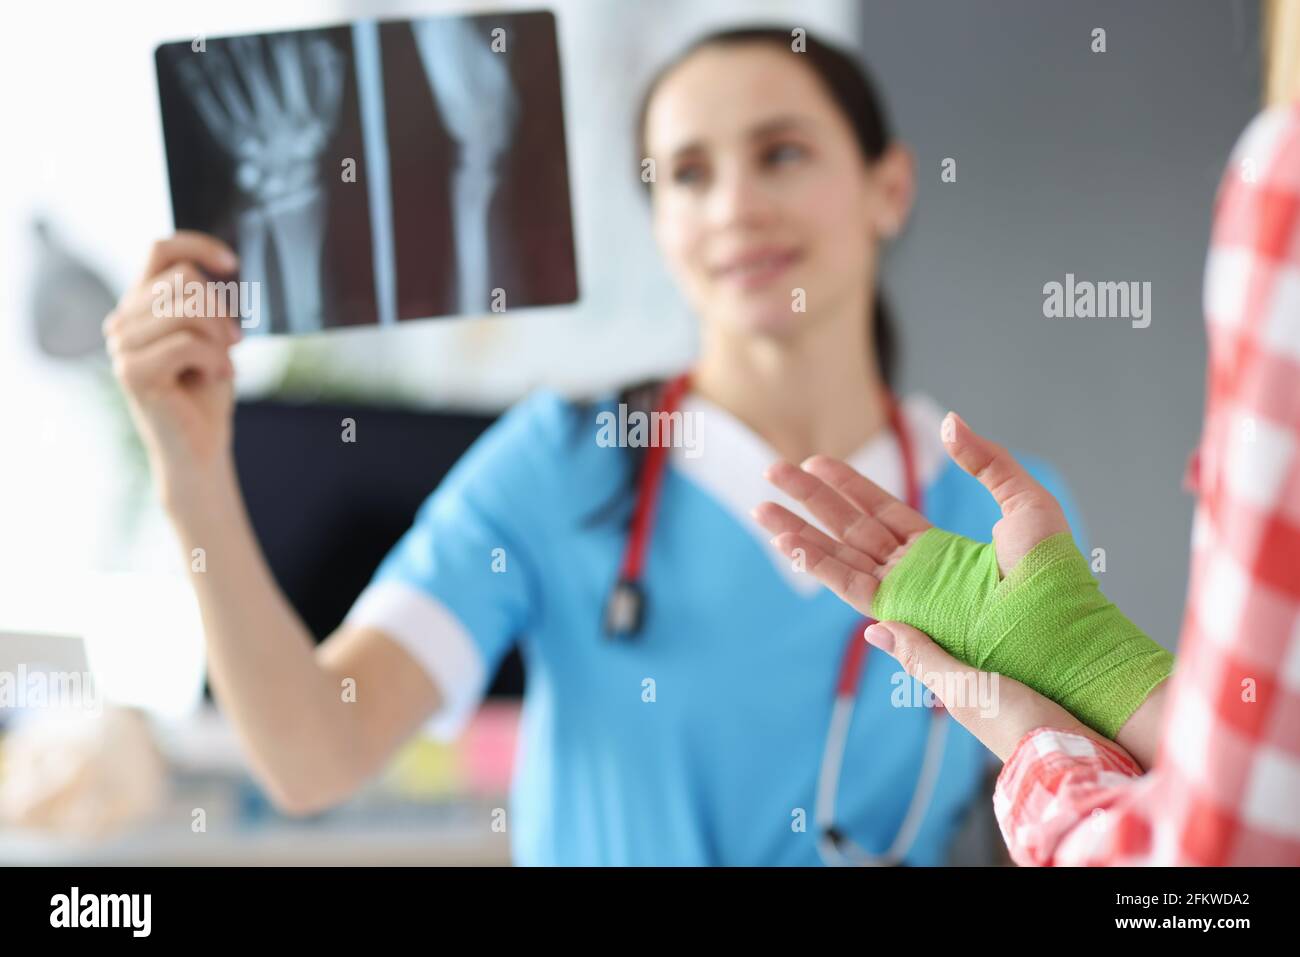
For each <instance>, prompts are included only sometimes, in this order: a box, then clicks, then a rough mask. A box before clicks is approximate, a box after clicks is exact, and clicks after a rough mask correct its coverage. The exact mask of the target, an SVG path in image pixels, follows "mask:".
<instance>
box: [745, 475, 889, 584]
mask: <svg viewBox="0 0 1300 957" xmlns="http://www.w3.org/2000/svg"><path fill="white" fill-rule="evenodd" d="M766 477H767V480H768V481H769V482H771V483H772V484H773V485H775V486H776V487H777V488H779V489H780V490H781V491H783V492H785V493H786V494H787V495H789V496H790V497H791V498H793V499H794V500H795V501H797V502H802V503H803V504H804V505H805V506H806V507H807V509H808V511H810V512H812V514H813V515H814V516H816V517H817V518H818V519H819V520H820V521H821V522H822V524H824V525H825V526H826V527H827V528H828V529H829V530H830V532H831V534H832V535H834V536H835V537H836V538H838V539H839V540H840V541H842V542H844V543H845V544H847V545H852V546H853V547H854V548H857V549H860V550H861V551H864V552H866V553H867V554H868V555H871V556H872V557H873V558H876V559H878V560H881V561H883V560H884V558H885V556H888V555H889V554H890V553H892V552H893V551H894V549H896V548H897V547H898V545H899V538H898V536H896V535H895V534H894V533H893V532H891V531H890V530H889V528H888V527H887V526H885V525H884V524H883V523H881V521H880V520H879V519H878V518H876V517H874V516H873V515H871V514H869V513H867V512H864V511H862V509H860V508H858V507H857V506H856V505H854V504H853V503H852V502H850V501H849V500H848V499H846V498H845V497H844V496H843V495H841V494H840V493H839V492H837V491H836V490H835V489H833V488H831V487H830V486H829V485H827V484H826V483H825V482H824V481H822V480H821V479H820V478H818V477H817V476H816V475H812V474H811V473H809V472H806V471H804V470H802V469H797V468H795V467H794V466H793V465H791V464H790V463H789V462H777V463H776V464H774V465H772V466H771V467H770V468H769V469H768V470H767V472H766Z"/></svg>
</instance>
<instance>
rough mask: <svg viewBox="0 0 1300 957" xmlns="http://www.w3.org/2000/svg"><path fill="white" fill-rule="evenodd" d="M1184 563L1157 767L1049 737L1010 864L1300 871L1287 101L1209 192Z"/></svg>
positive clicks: (1297, 190)
mask: <svg viewBox="0 0 1300 957" xmlns="http://www.w3.org/2000/svg"><path fill="white" fill-rule="evenodd" d="M1204 294H1205V313H1206V326H1207V330H1208V334H1209V369H1208V381H1207V396H1206V408H1205V423H1204V428H1203V431H1202V434H1201V441H1200V448H1199V449H1198V451H1197V454H1196V456H1195V458H1194V464H1193V469H1192V473H1193V484H1194V485H1195V488H1196V492H1197V508H1196V518H1195V522H1194V527H1193V532H1192V567H1191V580H1190V584H1189V587H1188V598H1187V607H1186V609H1185V612H1184V619H1183V631H1182V636H1181V638H1180V640H1179V644H1178V664H1177V666H1176V668H1175V671H1174V676H1173V678H1171V679H1170V680H1171V681H1172V685H1171V687H1170V696H1169V701H1168V704H1167V705H1166V709H1167V710H1166V711H1165V713H1164V715H1163V725H1162V731H1161V737H1160V743H1159V748H1158V751H1157V756H1156V762H1155V765H1154V766H1153V768H1152V769H1151V771H1150V772H1149V773H1148V774H1145V775H1143V774H1141V772H1140V770H1139V768H1138V767H1137V766H1136V765H1134V763H1133V762H1132V760H1131V759H1130V758H1129V757H1128V756H1127V755H1125V754H1124V753H1123V752H1122V751H1120V750H1119V749H1116V748H1113V747H1108V746H1106V745H1102V744H1098V743H1096V742H1094V741H1093V740H1091V739H1089V738H1085V737H1082V736H1080V735H1077V734H1071V733H1069V732H1065V731H1061V730H1054V729H1051V728H1039V729H1038V730H1036V731H1033V732H1031V733H1030V734H1028V735H1026V736H1025V737H1024V738H1023V739H1022V740H1021V741H1020V743H1019V744H1018V745H1017V747H1016V750H1015V751H1014V753H1013V754H1012V755H1011V759H1010V760H1009V761H1007V763H1006V766H1005V767H1004V768H1003V769H1002V773H1001V775H1000V776H999V778H998V783H997V788H996V790H995V792H994V796H993V804H994V810H995V811H996V813H997V818H998V823H999V825H1000V826H1001V828H1002V835H1003V837H1004V838H1005V839H1006V842H1007V847H1008V848H1009V850H1010V852H1011V857H1012V859H1013V860H1015V861H1016V862H1017V863H1019V864H1056V865H1062V864H1069V865H1079V864H1082V865H1102V864H1104V865H1110V864H1118V865H1128V864H1188V865H1240V864H1263V865H1276V864H1289V865H1300V103H1298V104H1296V105H1294V106H1291V107H1287V108H1276V109H1273V110H1269V111H1266V112H1264V113H1262V114H1261V115H1260V116H1259V117H1257V118H1256V119H1255V121H1254V122H1253V123H1252V124H1251V125H1250V126H1249V127H1248V128H1247V130H1246V132H1245V133H1244V134H1243V135H1242V137H1241V139H1240V140H1239V141H1238V143H1237V146H1236V149H1235V150H1234V151H1233V155H1232V159H1231V161H1230V162H1229V165H1228V170H1227V173H1226V174H1225V176H1224V179H1223V182H1222V184H1221V185H1220V189H1219V195H1218V199H1217V204H1216V209H1215V217H1214V231H1213V236H1212V238H1211V243H1210V252H1209V257H1208V260H1207V263H1206V272H1205V290H1204Z"/></svg>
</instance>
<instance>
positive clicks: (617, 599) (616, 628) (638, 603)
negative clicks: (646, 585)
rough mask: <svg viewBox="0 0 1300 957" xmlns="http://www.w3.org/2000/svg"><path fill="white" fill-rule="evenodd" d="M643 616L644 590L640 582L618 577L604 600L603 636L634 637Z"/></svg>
mask: <svg viewBox="0 0 1300 957" xmlns="http://www.w3.org/2000/svg"><path fill="white" fill-rule="evenodd" d="M644 618H645V591H644V590H643V589H642V588H641V583H640V582H636V581H632V580H631V579H627V578H620V579H619V580H618V582H617V583H616V584H615V585H614V589H613V591H611V592H610V594H609V599H608V600H607V601H606V602H605V637H606V638H609V639H610V640H615V641H616V640H618V639H624V638H634V637H635V636H636V635H637V633H639V632H640V631H641V623H642V621H643V619H644Z"/></svg>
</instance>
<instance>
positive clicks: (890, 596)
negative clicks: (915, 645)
mask: <svg viewBox="0 0 1300 957" xmlns="http://www.w3.org/2000/svg"><path fill="white" fill-rule="evenodd" d="M871 614H872V615H873V616H874V617H875V618H876V619H877V620H878V621H902V622H906V623H907V624H909V625H912V626H914V627H916V628H919V629H920V630H921V631H924V632H925V633H926V634H928V635H929V636H930V637H931V638H933V639H934V640H935V641H936V642H937V643H938V644H940V645H942V646H943V648H944V649H945V650H946V651H947V652H948V653H949V654H951V655H952V656H953V657H955V658H958V659H960V660H961V661H963V662H965V663H966V664H968V665H973V666H974V667H976V668H979V669H980V670H981V671H994V672H997V673H998V674H1002V675H1006V676H1007V677H1008V678H1014V679H1016V680H1017V681H1019V682H1021V683H1023V684H1026V685H1028V686H1029V687H1031V688H1033V689H1034V690H1035V691H1037V692H1039V693H1040V694H1042V695H1045V696H1046V697H1048V698H1051V699H1052V700H1053V701H1055V702H1056V703H1057V704H1059V705H1061V706H1062V707H1063V708H1065V709H1066V710H1067V711H1070V712H1072V713H1073V714H1074V715H1075V716H1076V717H1078V718H1079V720H1080V721H1082V722H1084V723H1085V724H1087V725H1089V726H1090V727H1092V728H1095V729H1096V730H1097V731H1099V732H1101V733H1102V734H1104V735H1106V736H1107V737H1108V738H1114V737H1115V735H1116V734H1117V733H1118V732H1119V729H1120V728H1121V727H1123V725H1124V722H1125V721H1127V720H1128V719H1129V717H1130V716H1131V715H1132V714H1133V712H1134V711H1136V710H1137V708H1138V705H1140V704H1141V703H1142V702H1143V701H1144V700H1146V696H1147V695H1148V694H1150V692H1151V689H1152V688H1154V687H1155V686H1156V685H1157V684H1159V683H1160V682H1161V681H1162V680H1164V679H1165V678H1166V677H1168V676H1169V673H1170V672H1171V671H1172V670H1173V662H1174V658H1173V655H1171V654H1170V653H1169V652H1167V651H1165V650H1164V649H1163V648H1161V647H1160V646H1159V645H1158V644H1156V643H1155V642H1154V641H1152V640H1151V639H1150V638H1148V637H1147V636H1146V635H1145V634H1143V633H1142V631H1141V630H1140V629H1139V628H1138V627H1137V626H1136V625H1134V624H1133V622H1131V621H1129V620H1128V619H1127V618H1126V617H1124V615H1123V613H1122V612H1120V610H1119V609H1118V608H1116V607H1115V606H1114V605H1113V604H1111V603H1110V602H1109V601H1108V600H1107V599H1106V596H1105V595H1103V594H1102V593H1101V589H1100V588H1098V587H1097V582H1096V580H1095V579H1094V578H1093V577H1092V573H1091V571H1090V570H1089V568H1088V561H1087V559H1086V558H1084V557H1083V555H1082V554H1081V553H1080V552H1079V550H1078V548H1076V547H1075V545H1074V540H1073V539H1072V538H1071V537H1070V534H1069V532H1062V533H1060V534H1059V535H1053V536H1052V537H1051V538H1047V539H1044V540H1043V541H1041V542H1039V543H1038V544H1037V545H1035V546H1034V548H1033V550H1032V551H1031V552H1030V553H1029V554H1028V555H1026V556H1025V557H1024V558H1023V559H1021V561H1020V563H1019V564H1018V565H1016V567H1015V568H1013V569H1012V570H1011V574H1010V575H1008V576H1007V577H1006V578H1005V579H1001V578H1000V575H999V572H998V560H997V554H996V553H995V551H994V548H993V546H992V545H988V544H984V543H982V542H976V541H972V540H971V539H969V538H963V537H962V536H960V535H953V534H952V533H951V532H945V531H943V530H942V529H938V528H932V529H930V530H929V531H927V532H926V533H925V534H923V535H922V536H921V537H920V538H918V539H917V540H916V541H915V542H913V543H912V546H911V547H910V548H909V549H908V550H907V554H906V555H904V556H903V559H902V561H900V562H899V563H898V565H897V566H895V567H894V569H893V570H892V571H890V573H889V574H888V575H886V576H885V580H884V581H883V582H882V583H881V585H880V588H879V590H877V592H876V597H875V599H874V600H873V601H872V603H871Z"/></svg>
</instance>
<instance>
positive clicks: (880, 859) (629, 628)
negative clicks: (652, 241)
mask: <svg viewBox="0 0 1300 957" xmlns="http://www.w3.org/2000/svg"><path fill="white" fill-rule="evenodd" d="M689 389H690V375H689V373H686V374H683V375H680V376H678V377H677V378H675V379H672V380H671V381H669V382H668V383H666V384H665V385H664V387H663V391H662V392H661V393H660V396H659V402H658V408H657V409H656V411H658V412H660V413H662V414H661V415H659V416H658V417H656V419H655V420H654V422H655V428H662V429H663V430H665V433H666V431H667V430H669V429H671V422H672V419H671V415H672V413H674V412H676V411H677V409H678V406H679V405H680V404H681V400H682V396H684V395H685V394H686V392H687V391H688V390H689ZM888 408H889V426H890V429H892V430H893V433H894V438H895V440H896V441H897V442H898V450H899V455H900V457H901V458H902V461H903V482H904V488H905V489H906V493H907V504H908V505H910V506H911V507H912V508H914V509H916V510H917V511H918V512H919V511H921V505H922V499H921V486H920V482H919V480H918V478H917V474H916V461H915V458H914V455H913V450H912V442H911V437H910V436H909V435H908V432H907V429H906V428H904V426H903V418H902V415H901V413H900V412H899V408H898V403H897V402H895V401H894V400H893V398H892V396H891V397H890V400H889V405H888ZM665 433H660V434H658V435H655V436H652V440H651V442H650V443H649V445H648V446H647V447H646V450H645V458H644V460H643V461H642V463H641V468H640V471H639V473H638V475H637V483H636V504H635V506H634V508H633V511H632V524H631V527H630V529H629V532H628V538H627V544H626V546H625V548H624V551H623V563H622V565H621V567H620V568H619V575H618V581H617V582H615V584H614V589H613V591H612V593H611V594H610V596H609V601H608V602H607V603H606V606H605V621H604V625H605V633H606V634H607V635H609V636H610V637H611V638H631V637H634V636H635V635H637V634H638V633H639V632H640V631H641V625H642V623H643V622H644V619H645V604H646V599H645V590H644V589H643V588H642V586H641V575H642V572H643V570H644V568H645V557H646V552H647V549H648V548H649V545H650V535H651V531H652V529H653V527H654V518H655V509H656V507H657V506H658V503H659V491H660V488H661V487H662V485H663V478H664V472H665V470H666V468H667V463H668V450H669V448H670V447H671V445H672V442H671V438H672V437H671V435H669V434H665ZM871 621H872V620H871V619H870V618H864V619H861V620H859V621H858V622H856V623H855V624H854V626H853V628H852V629H851V630H850V631H849V637H848V642H847V644H846V646H845V649H844V655H843V657H842V658H841V660H840V669H839V675H838V677H837V679H836V682H835V701H834V704H833V705H832V708H831V721H830V727H829V729H828V730H827V732H826V747H825V748H824V750H823V752H822V760H821V766H820V768H819V770H818V773H817V791H816V798H815V800H814V805H813V821H814V825H815V826H816V827H817V834H818V837H817V851H818V853H819V854H820V855H821V857H822V860H823V861H824V862H825V863H827V864H835V865H858V866H879V865H891V864H899V863H901V862H902V860H903V858H904V857H905V856H906V855H907V852H908V851H909V850H910V849H911V847H912V844H913V843H914V842H915V840H916V836H917V834H919V833H920V830H921V824H922V821H923V820H924V818H925V813H926V810H927V809H928V807H929V804H930V800H931V799H932V798H933V796H934V791H935V788H936V786H937V784H938V780H939V770H940V767H941V765H942V763H943V750H944V740H945V738H946V737H947V731H948V721H947V719H946V716H945V714H944V711H943V706H942V705H940V704H939V703H938V702H935V707H933V708H931V719H930V722H929V723H930V728H929V733H928V734H927V736H926V744H925V755H924V756H923V758H922V760H921V771H920V774H919V775H918V777H917V782H916V788H915V789H914V790H913V792H912V800H911V802H910V803H909V804H908V807H907V812H906V813H905V814H904V816H903V821H902V823H901V824H900V825H899V828H898V831H897V832H896V833H895V835H894V840H893V841H892V842H891V844H890V846H889V848H888V849H887V850H886V851H885V852H884V853H883V854H870V853H868V852H867V851H865V850H863V848H862V847H861V846H860V845H859V844H857V843H856V842H854V841H853V840H852V839H851V838H850V837H848V836H847V835H846V834H845V833H844V832H843V831H842V830H841V829H840V828H839V827H837V826H836V824H835V796H836V792H838V790H839V782H840V771H841V769H842V767H843V764H844V752H845V749H846V746H847V744H848V733H849V727H850V725H851V724H852V721H853V709H854V706H855V703H856V701H857V697H858V687H859V685H860V684H861V682H862V674H863V672H864V671H865V670H866V658H867V651H868V649H870V647H871V646H870V644H868V643H867V641H866V639H865V638H863V637H862V632H863V631H864V630H865V629H866V627H867V625H869V624H871Z"/></svg>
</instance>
